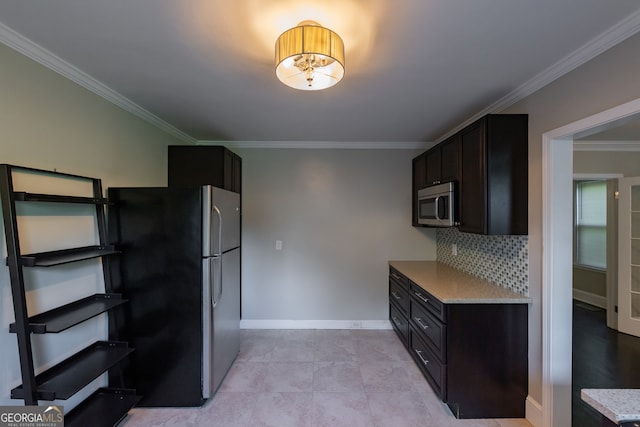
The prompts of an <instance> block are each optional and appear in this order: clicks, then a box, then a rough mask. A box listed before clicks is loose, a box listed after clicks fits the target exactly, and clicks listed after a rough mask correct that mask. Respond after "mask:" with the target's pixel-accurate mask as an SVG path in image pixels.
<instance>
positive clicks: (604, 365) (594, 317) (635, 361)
mask: <svg viewBox="0 0 640 427" xmlns="http://www.w3.org/2000/svg"><path fill="white" fill-rule="evenodd" d="M583 388H640V338H637V337H634V336H631V335H627V334H622V333H618V332H617V331H614V330H613V329H609V328H608V327H607V319H606V311H605V310H603V309H601V308H598V307H594V306H591V305H589V304H585V303H582V302H578V301H575V300H574V301H573V386H572V392H573V404H572V426H573V427H600V426H602V422H601V417H600V414H599V413H598V412H597V411H595V410H593V409H592V408H591V407H590V406H589V405H587V404H586V403H584V402H583V401H582V399H580V390H581V389H583Z"/></svg>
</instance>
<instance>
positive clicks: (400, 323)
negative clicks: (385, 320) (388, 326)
mask: <svg viewBox="0 0 640 427" xmlns="http://www.w3.org/2000/svg"><path fill="white" fill-rule="evenodd" d="M392 319H393V322H394V323H395V324H396V325H399V326H402V321H401V320H400V319H398V318H397V317H396V316H393V317H392Z"/></svg>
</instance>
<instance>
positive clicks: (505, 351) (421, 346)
mask: <svg viewBox="0 0 640 427" xmlns="http://www.w3.org/2000/svg"><path fill="white" fill-rule="evenodd" d="M391 274H394V275H395V276H400V277H401V279H399V280H398V279H395V278H394V277H393V276H392V275H391ZM389 281H390V285H393V286H392V287H391V286H390V293H389V296H390V298H389V299H390V303H389V304H390V315H389V317H390V320H391V324H392V326H393V328H394V330H395V331H396V333H397V334H398V336H399V337H400V338H401V339H402V340H403V343H404V344H405V346H406V347H407V350H408V351H409V352H410V353H411V356H412V358H413V360H414V361H415V363H416V364H417V365H418V367H419V368H420V370H421V371H422V373H423V375H424V377H425V378H426V379H427V381H428V382H429V384H430V385H431V387H432V388H433V390H434V392H435V393H436V394H437V395H438V396H439V397H440V399H441V400H442V401H443V402H445V403H446V404H447V406H448V407H449V408H450V409H451V412H452V413H453V415H454V416H456V417H457V418H524V417H525V400H526V397H527V389H528V355H527V352H528V337H527V330H528V329H527V321H528V320H527V317H528V305H527V304H484V303H482V304H480V303H471V304H465V303H456V304H444V303H442V302H440V301H439V300H437V299H436V298H434V297H433V296H432V295H430V294H429V292H427V291H425V290H424V289H422V288H421V287H420V286H418V285H416V284H415V283H413V282H411V281H410V280H409V279H407V278H406V277H403V276H402V274H401V273H399V272H398V271H396V270H394V269H393V268H392V269H391V271H390V276H389ZM403 284H406V287H405V288H404V291H405V292H406V293H408V294H409V311H408V313H407V312H406V311H403V310H402V309H401V307H400V306H399V304H397V302H398V300H397V299H396V298H395V297H394V295H393V293H396V294H398V286H401V287H402V285H403ZM392 289H393V291H392ZM401 289H402V288H401ZM400 295H401V294H400ZM407 331H408V336H407Z"/></svg>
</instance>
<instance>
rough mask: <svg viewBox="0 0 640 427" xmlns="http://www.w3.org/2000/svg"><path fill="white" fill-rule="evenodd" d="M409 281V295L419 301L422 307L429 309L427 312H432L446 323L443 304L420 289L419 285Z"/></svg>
mask: <svg viewBox="0 0 640 427" xmlns="http://www.w3.org/2000/svg"><path fill="white" fill-rule="evenodd" d="M410 283H411V296H412V297H413V298H414V300H415V301H417V302H419V303H420V304H421V305H422V306H423V307H424V308H426V309H427V310H429V313H431V314H433V315H434V316H435V317H437V318H438V319H440V320H441V321H443V322H445V323H446V322H447V319H446V315H445V311H444V304H442V303H441V302H440V301H438V300H437V299H436V298H435V297H434V296H432V295H431V294H430V293H429V292H427V291H425V290H424V289H422V288H421V287H420V286H418V285H416V284H415V283H413V282H410Z"/></svg>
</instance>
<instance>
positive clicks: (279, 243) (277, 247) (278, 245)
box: [276, 240, 282, 251]
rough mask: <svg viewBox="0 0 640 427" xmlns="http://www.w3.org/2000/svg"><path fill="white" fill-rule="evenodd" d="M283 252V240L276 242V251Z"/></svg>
mask: <svg viewBox="0 0 640 427" xmlns="http://www.w3.org/2000/svg"><path fill="white" fill-rule="evenodd" d="M281 250H282V240H276V251H281Z"/></svg>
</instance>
